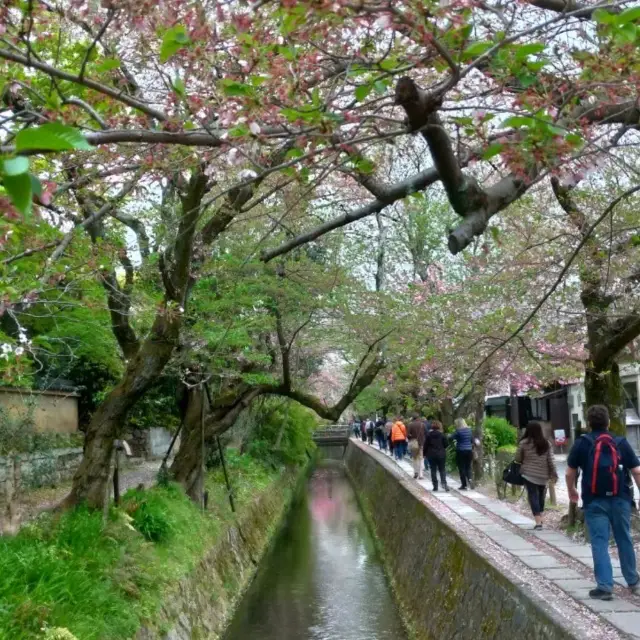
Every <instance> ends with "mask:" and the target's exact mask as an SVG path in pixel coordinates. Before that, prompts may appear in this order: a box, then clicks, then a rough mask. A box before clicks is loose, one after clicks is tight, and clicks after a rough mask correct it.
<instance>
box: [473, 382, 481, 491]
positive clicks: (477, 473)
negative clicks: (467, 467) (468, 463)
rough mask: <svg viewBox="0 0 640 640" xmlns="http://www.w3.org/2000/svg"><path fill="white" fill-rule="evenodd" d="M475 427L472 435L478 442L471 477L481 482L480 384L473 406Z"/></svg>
mask: <svg viewBox="0 0 640 640" xmlns="http://www.w3.org/2000/svg"><path fill="white" fill-rule="evenodd" d="M473 413H474V418H475V429H474V433H473V435H474V437H475V438H476V439H477V440H478V441H479V442H480V444H479V445H476V447H475V451H476V456H475V460H474V461H473V478H474V480H475V481H476V482H481V481H482V479H483V477H484V449H483V447H482V439H483V437H484V431H483V428H482V427H483V423H484V386H482V387H481V388H480V389H479V390H478V393H477V395H476V398H475V402H474V408H473Z"/></svg>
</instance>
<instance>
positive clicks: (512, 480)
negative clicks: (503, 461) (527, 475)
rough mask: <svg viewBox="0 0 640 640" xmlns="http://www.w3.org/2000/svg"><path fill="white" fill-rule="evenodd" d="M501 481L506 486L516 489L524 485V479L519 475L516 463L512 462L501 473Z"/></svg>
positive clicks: (518, 466) (518, 467)
mask: <svg viewBox="0 0 640 640" xmlns="http://www.w3.org/2000/svg"><path fill="white" fill-rule="evenodd" d="M502 480H503V482H506V483H507V484H513V485H516V486H518V487H522V486H523V485H524V478H523V477H522V474H521V473H520V465H519V464H518V463H517V462H515V461H514V462H512V463H511V464H510V465H509V466H508V467H507V468H506V469H505V470H504V471H503V472H502Z"/></svg>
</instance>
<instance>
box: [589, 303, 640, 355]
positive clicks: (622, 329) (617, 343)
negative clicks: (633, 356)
mask: <svg viewBox="0 0 640 640" xmlns="http://www.w3.org/2000/svg"><path fill="white" fill-rule="evenodd" d="M638 336H640V312H639V311H633V312H631V313H629V314H628V315H626V316H624V317H622V318H620V319H619V320H617V321H616V322H614V323H612V324H611V335H610V337H609V339H608V340H607V341H606V342H605V343H604V344H602V345H601V346H600V347H599V348H598V350H597V352H596V353H595V354H594V361H596V360H601V361H609V360H612V359H614V358H615V357H616V356H617V355H618V354H619V353H620V352H621V351H622V350H623V349H624V348H625V347H626V346H627V345H628V344H629V343H631V342H633V341H634V340H635V339H636V338H637V337H638Z"/></svg>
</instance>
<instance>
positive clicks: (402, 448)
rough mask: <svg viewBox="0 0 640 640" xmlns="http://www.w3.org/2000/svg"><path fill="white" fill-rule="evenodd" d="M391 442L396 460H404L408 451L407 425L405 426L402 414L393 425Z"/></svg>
mask: <svg viewBox="0 0 640 640" xmlns="http://www.w3.org/2000/svg"><path fill="white" fill-rule="evenodd" d="M391 442H393V454H394V456H395V458H396V460H402V458H404V454H405V453H406V451H407V427H405V426H404V422H402V418H401V417H400V416H398V417H397V418H396V421H395V422H394V423H393V427H391Z"/></svg>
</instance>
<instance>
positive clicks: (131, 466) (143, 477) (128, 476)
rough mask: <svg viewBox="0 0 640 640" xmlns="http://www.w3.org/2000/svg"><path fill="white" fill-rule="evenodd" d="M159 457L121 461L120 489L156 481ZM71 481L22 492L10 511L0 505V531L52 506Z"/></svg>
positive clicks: (7, 530)
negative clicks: (156, 458) (157, 458)
mask: <svg viewBox="0 0 640 640" xmlns="http://www.w3.org/2000/svg"><path fill="white" fill-rule="evenodd" d="M160 463H161V461H160V460H142V459H139V458H134V459H131V460H126V461H123V462H122V468H121V470H120V492H121V493H125V492H126V491H127V490H128V489H131V488H133V487H137V486H138V485H140V484H142V485H144V486H145V487H149V486H152V485H153V484H155V481H156V476H157V474H158V469H159V468H160ZM70 488H71V481H68V482H62V483H60V484H58V485H56V486H55V487H42V488H40V489H33V490H31V491H23V492H21V493H20V495H19V496H18V498H17V499H16V500H14V502H13V505H12V508H11V510H10V511H9V510H8V509H7V506H6V505H0V533H15V532H17V531H18V529H19V528H20V527H21V526H22V525H23V524H24V523H25V522H28V521H29V520H31V519H33V518H34V517H35V516H37V515H38V514H39V513H41V512H43V511H46V510H48V509H52V508H53V507H55V506H56V505H57V504H58V503H59V502H60V501H61V500H62V499H63V498H64V497H65V496H66V495H67V494H68V493H69V489H70Z"/></svg>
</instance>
